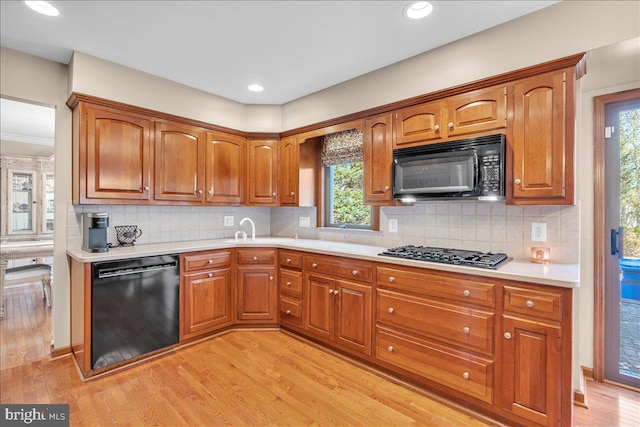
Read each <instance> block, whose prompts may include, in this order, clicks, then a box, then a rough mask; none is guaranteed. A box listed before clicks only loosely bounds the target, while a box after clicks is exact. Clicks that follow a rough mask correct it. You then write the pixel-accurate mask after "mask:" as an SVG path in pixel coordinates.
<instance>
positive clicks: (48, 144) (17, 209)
mask: <svg viewBox="0 0 640 427" xmlns="http://www.w3.org/2000/svg"><path fill="white" fill-rule="evenodd" d="M55 111H56V110H55V108H53V107H50V106H45V105H41V104H36V103H32V102H29V101H23V100H18V99H10V98H6V97H2V98H0V116H1V121H0V125H1V126H0V139H1V140H2V145H1V146H0V165H1V166H0V175H1V179H0V207H1V209H0V211H1V212H0V247H1V249H2V254H1V255H2V257H1V259H0V267H2V271H5V268H9V269H11V268H16V267H17V268H18V269H16V270H14V271H13V272H12V273H13V274H12V280H11V281H8V282H7V283H2V285H7V286H3V288H2V292H1V293H0V295H1V298H2V301H1V303H2V304H3V309H4V310H3V312H2V314H3V315H2V318H0V332H1V334H0V335H1V339H0V344H1V346H0V368H2V369H4V368H6V367H9V366H15V365H20V364H22V363H24V362H27V361H33V360H36V359H40V358H43V357H47V356H49V355H50V351H51V342H52V305H53V299H52V292H51V290H52V288H51V287H50V286H53V285H54V284H53V281H52V280H49V279H47V280H45V281H42V280H37V281H34V282H29V281H28V280H27V281H26V283H25V282H23V281H25V280H26V279H34V278H35V277H37V276H38V274H36V272H37V271H39V270H40V269H41V268H40V266H39V265H33V264H46V265H49V266H50V267H53V246H54V244H53V228H54V216H53V215H54V201H55V200H54V186H55V174H54V153H55ZM28 266H29V267H28ZM25 269H26V270H25ZM28 271H33V272H34V273H33V274H28V273H27V272H28ZM49 271H50V276H45V277H53V274H52V273H53V271H52V268H50V269H49Z"/></svg>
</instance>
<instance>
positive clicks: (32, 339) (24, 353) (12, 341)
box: [0, 282, 51, 369]
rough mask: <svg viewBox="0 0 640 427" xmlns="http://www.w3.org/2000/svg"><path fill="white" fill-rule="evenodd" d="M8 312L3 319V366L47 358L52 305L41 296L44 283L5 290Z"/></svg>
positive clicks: (0, 356)
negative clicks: (47, 303) (49, 305)
mask: <svg viewBox="0 0 640 427" xmlns="http://www.w3.org/2000/svg"><path fill="white" fill-rule="evenodd" d="M4 298H5V313H4V316H3V317H2V318H1V319H0V369H4V368H7V367H10V366H16V365H20V364H22V363H24V362H26V361H31V360H37V359H42V358H43V357H48V356H49V354H50V346H51V308H50V307H47V305H46V304H45V301H44V299H43V298H42V284H41V283H40V282H37V283H33V284H31V285H26V286H25V285H21V286H8V287H6V288H5V289H4Z"/></svg>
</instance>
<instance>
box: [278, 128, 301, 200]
mask: <svg viewBox="0 0 640 427" xmlns="http://www.w3.org/2000/svg"><path fill="white" fill-rule="evenodd" d="M279 172H280V173H279V179H278V188H279V189H280V195H279V201H280V205H283V206H298V200H299V199H298V197H299V194H298V191H299V188H298V186H299V180H300V153H299V147H298V140H297V138H296V137H295V136H290V137H287V138H283V139H282V140H281V141H280V167H279Z"/></svg>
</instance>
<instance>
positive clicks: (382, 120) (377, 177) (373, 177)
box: [363, 114, 393, 204]
mask: <svg viewBox="0 0 640 427" xmlns="http://www.w3.org/2000/svg"><path fill="white" fill-rule="evenodd" d="M391 123H392V115H391V114H385V115H383V116H378V117H374V118H371V119H368V120H366V121H365V126H364V143H363V159H364V200H365V202H366V203H372V204H388V203H389V202H391V200H392V199H393V192H392V191H391V185H392V184H391V168H392V163H393V147H392V140H391V139H392V125H391Z"/></svg>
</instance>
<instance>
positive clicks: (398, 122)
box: [393, 101, 447, 148]
mask: <svg viewBox="0 0 640 427" xmlns="http://www.w3.org/2000/svg"><path fill="white" fill-rule="evenodd" d="M443 115H444V103H443V102H442V101H435V102H427V103H424V104H420V105H416V106H414V107H408V108H403V109H402V110H400V111H398V112H396V113H395V123H394V127H393V148H401V147H403V146H406V145H417V143H423V144H424V143H429V144H430V143H434V142H439V141H441V140H442V139H443V138H446V137H447V132H446V129H443V128H442V122H443Z"/></svg>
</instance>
